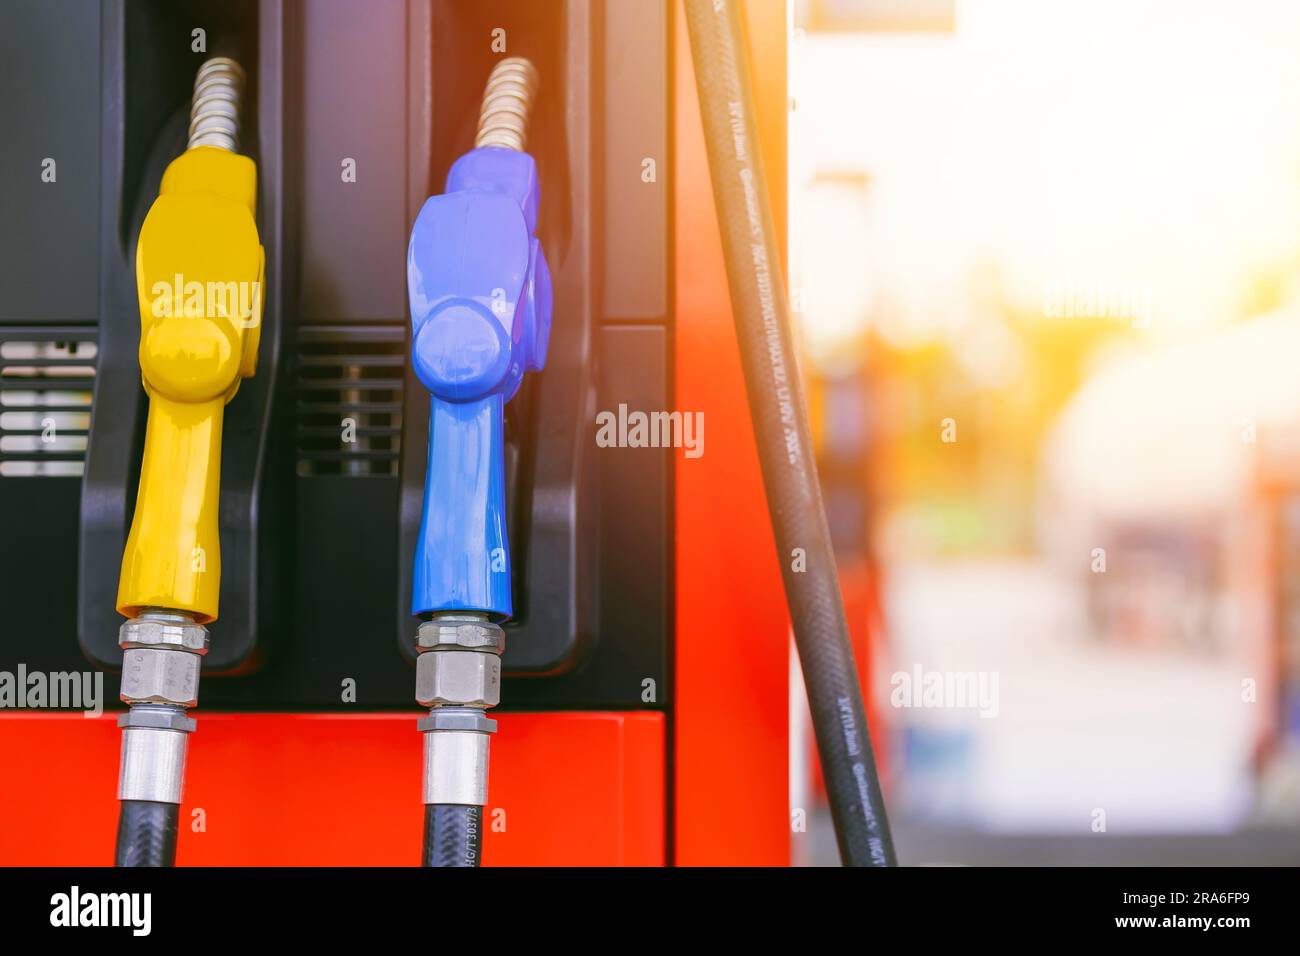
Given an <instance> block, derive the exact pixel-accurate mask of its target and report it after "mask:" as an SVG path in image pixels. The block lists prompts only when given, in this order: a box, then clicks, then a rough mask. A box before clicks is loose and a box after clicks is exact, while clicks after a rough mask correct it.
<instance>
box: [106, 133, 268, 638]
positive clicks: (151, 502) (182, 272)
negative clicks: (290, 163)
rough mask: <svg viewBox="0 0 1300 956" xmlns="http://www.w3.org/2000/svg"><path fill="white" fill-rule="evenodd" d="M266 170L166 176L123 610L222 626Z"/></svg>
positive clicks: (146, 302) (142, 250) (151, 270)
mask: <svg viewBox="0 0 1300 956" xmlns="http://www.w3.org/2000/svg"><path fill="white" fill-rule="evenodd" d="M256 195H257V167H256V165H255V164H254V163H253V161H252V160H251V159H249V158H248V157H247V156H241V155H239V154H237V153H233V152H230V151H228V150H225V149H221V148H219V147H215V146H197V147H195V148H193V149H190V150H187V151H186V152H185V153H183V154H182V155H181V156H179V157H178V158H177V159H176V160H174V161H173V162H172V164H171V165H170V166H168V167H167V171H166V173H165V174H164V175H163V179H162V188H161V189H160V190H159V194H158V199H157V200H156V201H155V202H154V204H153V206H152V207H151V208H150V210H149V214H148V215H147V216H146V217H145V221H144V225H143V226H142V227H141V229H140V239H139V243H138V244H137V247H136V259H135V268H136V286H137V291H138V293H139V298H140V372H141V377H142V379H143V381H144V389H145V392H146V393H148V395H149V420H148V425H147V428H146V431H145V439H144V459H143V461H142V463H141V466H140V488H139V492H138V494H137V496H136V506H135V517H134V519H133V520H132V522H131V533H130V535H129V536H128V537H127V542H126V552H125V553H124V554H123V556H122V574H121V578H120V579H119V581H118V590H117V610H118V612H119V613H121V614H123V615H125V616H126V617H134V616H136V615H137V614H139V612H140V611H141V609H143V608H146V607H162V608H169V609H173V610H178V611H187V612H189V613H191V614H193V615H194V617H195V619H196V620H197V621H198V622H199V623H207V622H209V621H212V620H215V619H216V617H217V599H218V596H219V593H220V589H221V550H220V542H219V538H218V533H217V508H218V493H219V489H220V484H221V422H222V416H223V413H224V409H225V404H226V402H228V401H230V399H231V398H232V397H234V394H235V392H236V391H237V390H238V388H239V381H240V379H241V378H244V377H246V376H249V375H252V374H253V372H254V370H255V368H256V366H257V346H258V339H259V333H260V331H261V322H262V295H261V290H262V277H263V269H264V266H265V255H264V253H263V250H262V246H261V243H260V241H259V240H258V235H257V223H256V221H255V219H254V209H255V203H256Z"/></svg>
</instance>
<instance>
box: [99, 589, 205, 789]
mask: <svg viewBox="0 0 1300 956" xmlns="http://www.w3.org/2000/svg"><path fill="white" fill-rule="evenodd" d="M118 644H119V645H121V647H122V690H121V694H120V696H121V699H122V701H123V702H125V703H127V704H130V710H128V711H127V712H126V713H125V714H123V715H122V716H121V717H120V718H118V722H117V725H118V726H119V727H121V728H122V761H121V764H120V767H119V772H118V782H117V797H118V799H119V800H147V801H150V802H153V803H175V804H179V803H180V802H181V797H182V795H183V793H184V785H185V758H186V750H187V747H188V743H187V741H188V738H189V735H190V734H191V733H193V732H194V727H195V723H194V720H193V719H192V718H191V717H190V716H189V715H188V713H187V711H188V709H189V708H190V707H193V706H194V705H195V704H197V703H198V701H199V667H200V664H201V662H202V659H203V655H204V654H206V653H207V652H208V629H207V628H205V627H204V626H203V625H201V624H197V623H195V621H194V619H193V617H191V616H190V615H188V614H180V613H177V612H174V611H167V610H163V609H158V608H147V609H146V610H144V611H143V612H142V613H141V614H140V615H139V616H138V617H136V618H134V619H132V620H130V621H127V622H126V623H124V624H123V625H122V629H121V631H120V632H119V633H118Z"/></svg>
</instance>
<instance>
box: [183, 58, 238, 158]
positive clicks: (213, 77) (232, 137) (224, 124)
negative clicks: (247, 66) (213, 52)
mask: <svg viewBox="0 0 1300 956" xmlns="http://www.w3.org/2000/svg"><path fill="white" fill-rule="evenodd" d="M243 92H244V69H243V67H241V66H240V65H239V64H238V63H236V62H235V61H234V60H232V59H230V58H229V57H225V56H214V57H212V59H210V60H206V61H204V63H203V65H202V66H201V67H199V72H198V75H197V76H195V77H194V103H193V105H192V106H191V107H190V145H189V148H190V149H193V148H194V147H195V146H219V147H220V148H221V149H228V150H230V151H231V152H232V153H236V152H238V151H239V100H240V97H241V96H242V95H243Z"/></svg>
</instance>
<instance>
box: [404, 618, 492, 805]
mask: <svg viewBox="0 0 1300 956" xmlns="http://www.w3.org/2000/svg"><path fill="white" fill-rule="evenodd" d="M505 646H506V635H505V631H504V630H502V629H501V627H500V625H497V624H493V623H492V622H491V621H489V620H488V619H487V615H486V614H474V613H452V612H448V613H442V614H436V615H434V617H433V620H430V621H425V622H424V623H423V624H421V625H420V628H419V631H418V632H417V634H416V639H415V650H416V654H417V657H416V662H415V674H416V676H415V699H416V701H417V702H418V703H419V704H420V706H422V707H428V708H429V715H428V716H427V717H424V718H422V719H421V720H420V722H419V729H420V731H421V732H422V733H423V734H424V787H423V793H424V802H425V803H426V804H460V805H465V806H479V807H481V806H484V805H485V804H486V803H487V775H488V739H489V735H490V734H493V733H495V732H496V729H497V724H496V721H495V720H492V719H490V718H489V717H488V716H487V713H486V712H487V710H488V709H489V708H492V707H495V706H496V705H497V704H499V703H500V702H501V654H502V652H503V651H504V650H505Z"/></svg>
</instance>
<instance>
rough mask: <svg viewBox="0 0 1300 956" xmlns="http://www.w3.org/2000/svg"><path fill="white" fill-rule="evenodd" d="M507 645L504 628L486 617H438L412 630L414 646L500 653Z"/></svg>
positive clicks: (422, 650)
mask: <svg viewBox="0 0 1300 956" xmlns="http://www.w3.org/2000/svg"><path fill="white" fill-rule="evenodd" d="M505 649H506V632H505V631H504V630H502V629H501V627H500V626H499V625H497V624H492V623H491V622H489V621H470V620H457V619H455V618H437V619H434V620H432V621H425V622H424V623H423V624H421V625H420V627H419V629H418V630H417V631H416V634H415V650H416V652H417V653H419V654H423V653H424V652H425V651H438V650H467V651H490V652H492V653H493V654H501V653H502V652H504V651H505Z"/></svg>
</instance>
